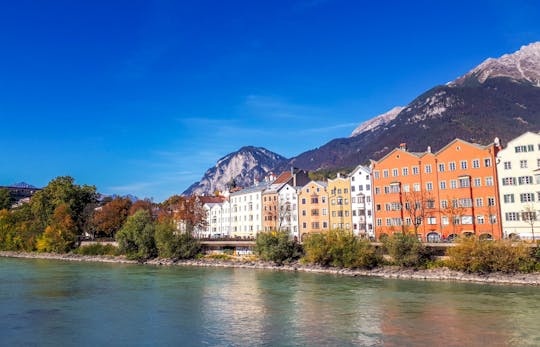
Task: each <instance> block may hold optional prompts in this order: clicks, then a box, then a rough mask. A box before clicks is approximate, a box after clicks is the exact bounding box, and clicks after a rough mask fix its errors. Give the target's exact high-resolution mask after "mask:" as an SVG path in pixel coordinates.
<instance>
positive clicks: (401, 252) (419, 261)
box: [383, 234, 430, 268]
mask: <svg viewBox="0 0 540 347" xmlns="http://www.w3.org/2000/svg"><path fill="white" fill-rule="evenodd" d="M383 244H384V248H385V249H386V252H387V253H388V255H390V256H391V257H392V259H393V263H394V264H395V265H399V266H401V267H414V268H418V267H422V266H425V264H426V263H427V262H428V261H429V260H430V255H429V254H428V252H427V250H426V248H425V247H424V245H423V244H422V242H420V241H419V240H418V238H417V237H416V236H414V235H411V234H393V235H392V236H389V237H388V238H385V239H384V241H383Z"/></svg>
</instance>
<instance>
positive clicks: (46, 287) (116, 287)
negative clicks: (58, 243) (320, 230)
mask: <svg viewBox="0 0 540 347" xmlns="http://www.w3.org/2000/svg"><path fill="white" fill-rule="evenodd" d="M0 278H1V279H2V281H0V326H2V328H3V329H2V330H3V333H2V334H0V345H43V344H46V345H64V344H66V341H68V342H69V343H70V344H74V345H92V346H95V345H99V344H107V345H110V344H114V345H130V346H131V345H183V346H200V345H211V346H253V345H268V346H289V345H291V346H321V345H324V346H328V345H332V346H352V345H360V346H379V345H385V346H440V345H444V346H465V345H466V346H479V345H489V346H509V345H511V346H537V345H540V332H539V331H538V329H537V326H538V325H537V322H538V319H539V318H540V314H538V312H540V293H539V291H538V289H537V288H533V287H511V286H487V285H476V284H460V283H443V282H441V283H439V282H415V281H398V280H382V279H370V278H349V277H339V276H329V275H328V276H327V275H313V274H303V273H280V272H270V271H256V270H247V269H199V268H176V267H172V268H166V267H151V266H134V265H118V264H79V263H65V262H54V261H35V260H34V261H32V260H15V259H0Z"/></svg>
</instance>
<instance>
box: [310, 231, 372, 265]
mask: <svg viewBox="0 0 540 347" xmlns="http://www.w3.org/2000/svg"><path fill="white" fill-rule="evenodd" d="M304 251H305V253H306V255H305V260H306V261H307V262H309V263H313V264H319V265H323V266H328V265H331V266H336V267H347V268H373V267H375V266H377V265H379V264H380V263H381V261H382V257H381V256H380V254H378V253H377V252H376V250H375V247H373V246H372V245H371V243H370V242H369V241H367V240H361V239H359V238H357V237H356V236H354V234H353V233H352V232H350V231H346V230H339V229H338V230H330V231H328V232H326V233H323V234H313V235H309V236H308V237H307V239H306V241H305V242H304Z"/></svg>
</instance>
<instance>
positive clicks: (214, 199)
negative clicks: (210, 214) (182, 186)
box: [199, 196, 227, 204]
mask: <svg viewBox="0 0 540 347" xmlns="http://www.w3.org/2000/svg"><path fill="white" fill-rule="evenodd" d="M225 200H227V198H225V197H224V196H199V201H200V202H202V203H203V204H209V203H221V202H224V201H225Z"/></svg>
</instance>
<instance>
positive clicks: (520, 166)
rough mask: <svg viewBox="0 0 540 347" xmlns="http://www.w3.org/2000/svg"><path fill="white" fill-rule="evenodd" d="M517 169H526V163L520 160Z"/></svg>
mask: <svg viewBox="0 0 540 347" xmlns="http://www.w3.org/2000/svg"><path fill="white" fill-rule="evenodd" d="M519 168H520V169H526V168H527V161H526V160H520V161H519Z"/></svg>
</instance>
